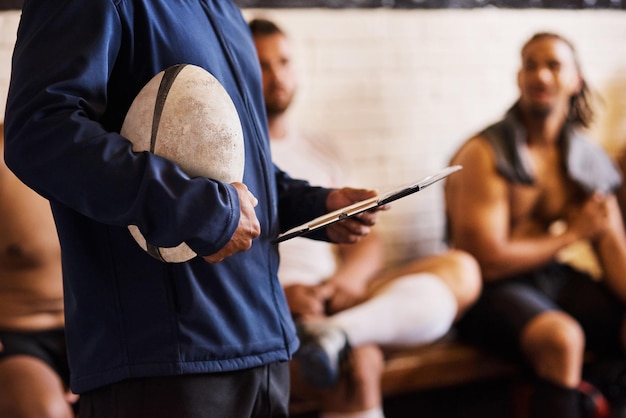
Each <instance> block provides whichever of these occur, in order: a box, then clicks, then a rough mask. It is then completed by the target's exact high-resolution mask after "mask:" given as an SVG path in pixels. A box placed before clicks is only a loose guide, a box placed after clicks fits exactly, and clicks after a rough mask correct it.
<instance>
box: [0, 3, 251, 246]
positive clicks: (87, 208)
mask: <svg viewBox="0 0 626 418" xmlns="http://www.w3.org/2000/svg"><path fill="white" fill-rule="evenodd" d="M125 29H127V28H125V27H123V26H122V24H121V18H120V15H119V14H118V13H117V10H116V7H115V5H114V2H112V1H109V0H91V1H89V2H81V1H73V2H58V1H49V0H27V1H25V3H24V7H23V9H22V19H21V22H20V27H19V29H18V37H17V42H16V46H15V50H14V55H13V62H12V78H11V83H10V87H9V94H8V100H7V110H6V116H5V127H6V135H5V136H6V139H5V147H6V148H5V159H6V163H7V165H8V166H9V167H10V168H11V170H12V171H13V172H14V173H15V174H16V175H17V176H18V177H19V178H20V179H22V181H24V183H26V184H27V185H29V186H30V187H32V188H33V189H34V190H36V191H37V192H38V193H40V194H41V195H43V196H44V197H46V198H48V199H50V200H52V201H55V202H56V203H59V204H61V205H64V206H66V207H68V208H70V209H72V210H74V211H76V212H78V213H80V214H82V215H84V216H86V217H88V218H91V219H93V220H95V221H96V222H100V223H103V224H109V225H118V226H127V225H129V224H134V225H137V226H138V227H139V229H140V230H141V231H142V233H143V234H144V236H145V237H146V239H147V240H148V241H149V242H151V243H152V244H154V245H157V246H162V247H171V246H175V245H177V244H179V243H180V242H182V241H186V242H187V244H188V245H189V246H190V247H191V248H192V249H194V250H195V251H196V252H197V253H199V254H210V253H213V252H215V251H217V250H218V249H219V248H221V247H222V246H223V245H225V244H226V242H228V240H229V239H230V237H231V236H232V234H233V232H234V230H235V228H236V227H237V224H238V221H239V200H238V195H237V192H236V190H235V189H234V187H232V186H231V185H227V184H222V183H219V182H215V181H212V180H209V179H206V178H194V179H191V178H189V177H188V176H187V175H186V174H185V173H184V172H182V171H181V170H180V169H179V168H178V167H177V166H176V165H174V164H173V163H171V162H169V161H167V160H165V159H163V158H160V157H158V156H155V155H153V154H150V153H147V152H144V153H135V152H133V151H132V147H131V144H130V142H129V141H128V140H126V139H125V138H124V137H122V136H121V135H119V134H118V133H117V132H111V130H107V129H105V128H104V127H103V125H102V124H101V123H100V122H99V121H101V120H102V117H103V115H104V113H105V112H106V111H107V105H108V98H109V97H108V96H109V95H110V94H111V92H109V91H108V87H109V84H108V82H109V80H110V77H111V74H112V72H113V69H114V66H115V65H116V60H117V58H118V52H119V49H120V45H121V42H122V37H123V36H130V35H129V34H128V33H125V32H124V30H125ZM217 59H219V58H217ZM127 77H128V78H129V79H132V75H131V74H128V75H127ZM135 84H137V85H140V83H139V82H138V81H135ZM141 85H143V84H141ZM131 87H132V88H135V86H134V85H133V86H131ZM135 93H136V92H135ZM164 220H166V221H164Z"/></svg>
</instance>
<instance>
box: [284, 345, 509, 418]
mask: <svg viewBox="0 0 626 418" xmlns="http://www.w3.org/2000/svg"><path fill="white" fill-rule="evenodd" d="M518 373H519V369H518V367H517V366H516V365H515V364H513V363H511V362H508V361H506V360H504V359H500V358H498V357H495V356H493V355H491V354H488V353H486V352H485V351H483V350H480V349H478V348H476V347H473V346H470V345H468V344H466V343H463V342H460V341H458V340H457V339H456V338H455V337H454V335H453V334H450V335H448V336H446V337H445V338H443V339H442V340H441V341H438V342H436V343H434V344H431V345H428V346H425V347H419V348H413V349H406V350H400V351H395V352H392V353H388V355H387V360H386V366H385V370H384V372H383V376H382V392H383V396H384V397H392V396H397V395H403V394H407V393H411V392H419V391H425V390H432V389H441V388H446V387H452V386H455V385H463V384H468V383H472V382H478V381H486V380H488V379H499V378H507V377H510V378H514V377H515V376H517V374H518ZM290 409H291V413H292V415H301V414H305V413H310V412H312V411H316V410H317V409H318V407H317V405H316V403H315V401H312V400H306V399H292V402H291V407H290Z"/></svg>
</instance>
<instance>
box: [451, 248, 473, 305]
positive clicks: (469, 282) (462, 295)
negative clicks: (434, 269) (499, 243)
mask: <svg viewBox="0 0 626 418" xmlns="http://www.w3.org/2000/svg"><path fill="white" fill-rule="evenodd" d="M448 260H449V261H448V263H449V265H450V267H452V271H453V272H454V279H453V280H451V281H446V282H447V283H448V285H449V286H451V288H452V291H453V292H454V294H455V297H456V299H457V304H458V307H459V311H464V310H465V309H466V308H468V307H469V306H470V305H472V304H473V303H474V302H475V301H476V299H478V297H479V296H480V292H481V291H482V276H481V271H480V266H479V264H478V262H477V261H476V259H475V258H474V257H473V256H471V255H470V254H469V253H467V252H465V251H461V250H452V251H450V253H449V258H448Z"/></svg>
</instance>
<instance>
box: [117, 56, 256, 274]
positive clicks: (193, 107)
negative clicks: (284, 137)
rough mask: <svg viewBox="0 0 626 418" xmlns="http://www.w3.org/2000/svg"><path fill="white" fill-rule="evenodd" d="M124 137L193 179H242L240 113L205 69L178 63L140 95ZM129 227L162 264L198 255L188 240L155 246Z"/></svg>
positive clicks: (127, 117)
mask: <svg viewBox="0 0 626 418" xmlns="http://www.w3.org/2000/svg"><path fill="white" fill-rule="evenodd" d="M120 133H121V135H122V136H124V137H126V138H127V139H128V140H130V141H131V142H132V144H133V151H136V152H140V151H149V152H152V153H154V154H156V155H159V156H161V157H164V158H167V159H169V160H171V161H173V162H174V163H176V164H177V165H178V166H179V167H180V168H181V169H182V170H183V171H185V173H187V174H188V175H189V176H190V177H207V178H210V179H213V180H218V181H221V182H224V183H232V182H240V181H242V179H243V170H244V145H243V132H242V128H241V122H240V120H239V115H238V114H237V110H236V109H235V105H234V104H233V102H232V100H231V98H230V96H229V95H228V93H227V92H226V90H225V89H224V87H223V86H222V85H221V84H220V82H219V81H218V80H217V79H216V78H215V77H214V76H213V75H212V74H211V73H209V72H208V71H206V70H205V69H203V68H201V67H198V66H195V65H191V64H179V65H175V66H172V67H169V68H167V69H165V70H163V71H161V72H160V73H158V74H157V75H155V76H154V77H153V78H152V79H151V80H150V81H149V82H148V83H147V84H146V85H145V86H144V87H143V89H141V91H140V92H139V94H138V95H137V97H135V99H134V101H133V103H132V104H131V106H130V108H129V109H128V113H127V114H126V117H125V119H124V124H123V125H122V129H121V131H120ZM163 222H167V219H164V220H163ZM128 229H129V230H130V233H131V234H132V236H133V238H135V240H136V241H137V243H138V244H139V245H140V246H141V248H143V249H144V250H145V251H147V252H148V253H149V254H150V255H152V256H153V257H155V258H157V259H159V260H162V261H165V262H170V263H181V262H185V261H188V260H190V259H192V258H193V257H195V256H196V255H197V254H196V253H195V252H194V251H193V250H192V249H191V248H189V246H187V244H185V243H184V242H183V243H181V244H179V245H178V246H176V247H171V248H162V247H155V246H153V245H151V244H150V243H148V242H146V239H145V238H144V236H143V235H142V233H141V232H140V231H139V228H138V227H137V226H135V225H129V226H128Z"/></svg>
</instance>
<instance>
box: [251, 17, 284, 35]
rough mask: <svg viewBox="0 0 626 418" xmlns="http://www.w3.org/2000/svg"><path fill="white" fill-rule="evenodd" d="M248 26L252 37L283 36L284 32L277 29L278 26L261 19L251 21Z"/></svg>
mask: <svg viewBox="0 0 626 418" xmlns="http://www.w3.org/2000/svg"><path fill="white" fill-rule="evenodd" d="M248 26H249V27H250V31H251V32H252V36H255V37H256V36H267V35H275V34H281V35H284V34H285V32H283V30H282V29H281V28H280V27H278V25H277V24H276V23H274V22H272V21H271V20H268V19H263V18H255V19H252V20H251V21H250V22H249V23H248Z"/></svg>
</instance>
